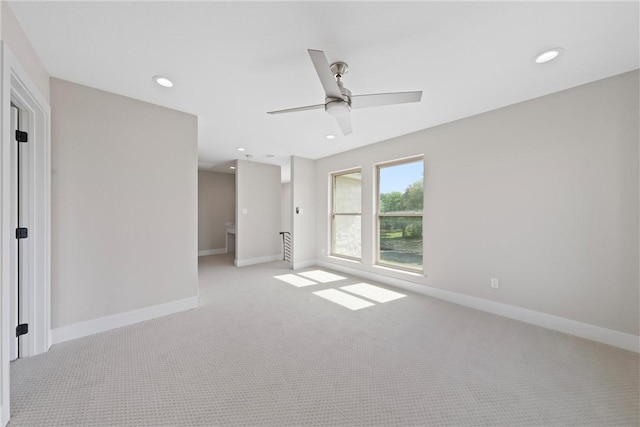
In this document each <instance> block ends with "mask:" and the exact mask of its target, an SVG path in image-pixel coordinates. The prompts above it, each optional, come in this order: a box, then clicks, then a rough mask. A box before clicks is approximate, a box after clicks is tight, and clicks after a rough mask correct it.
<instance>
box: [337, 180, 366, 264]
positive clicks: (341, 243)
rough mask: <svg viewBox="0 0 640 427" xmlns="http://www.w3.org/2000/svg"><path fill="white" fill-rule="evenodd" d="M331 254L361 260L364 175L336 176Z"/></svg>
mask: <svg viewBox="0 0 640 427" xmlns="http://www.w3.org/2000/svg"><path fill="white" fill-rule="evenodd" d="M332 183H333V200H332V209H331V255H335V256H341V257H346V258H353V259H360V255H361V247H360V239H361V229H362V227H361V217H362V208H361V205H362V203H361V199H362V198H361V193H362V173H361V172H360V171H359V170H357V171H350V172H341V173H336V174H334V175H333V176H332Z"/></svg>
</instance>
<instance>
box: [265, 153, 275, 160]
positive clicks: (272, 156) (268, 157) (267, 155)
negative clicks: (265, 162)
mask: <svg viewBox="0 0 640 427" xmlns="http://www.w3.org/2000/svg"><path fill="white" fill-rule="evenodd" d="M264 157H266V158H267V159H272V158H274V157H275V156H274V155H273V154H265V155H264Z"/></svg>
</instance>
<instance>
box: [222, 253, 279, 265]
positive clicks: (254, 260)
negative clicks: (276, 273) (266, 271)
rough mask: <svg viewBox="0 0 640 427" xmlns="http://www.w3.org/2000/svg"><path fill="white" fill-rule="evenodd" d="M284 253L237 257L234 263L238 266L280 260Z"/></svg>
mask: <svg viewBox="0 0 640 427" xmlns="http://www.w3.org/2000/svg"><path fill="white" fill-rule="evenodd" d="M281 259H282V255H270V256H263V257H260V258H247V259H235V260H234V261H233V263H234V264H235V266H236V267H245V266H247V265H253V264H262V263H264V262H272V261H280V260H281Z"/></svg>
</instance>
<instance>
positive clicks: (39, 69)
mask: <svg viewBox="0 0 640 427" xmlns="http://www.w3.org/2000/svg"><path fill="white" fill-rule="evenodd" d="M0 9H1V13H0V14H1V20H0V22H1V25H0V28H1V30H0V36H1V37H2V41H4V42H5V43H6V44H7V45H8V46H9V48H10V49H11V52H12V53H13V54H14V55H15V56H16V58H17V59H18V62H20V64H21V65H22V67H23V68H24V69H25V71H26V72H27V74H28V75H29V77H31V80H33V82H34V83H35V85H36V86H37V87H38V89H39V90H40V92H41V95H42V96H44V98H45V99H46V101H47V102H50V94H49V73H48V72H47V70H46V68H45V67H44V65H43V64H42V61H40V58H39V57H38V55H37V54H36V51H35V49H34V48H33V46H32V45H31V42H30V41H29V39H28V38H27V36H26V34H25V33H24V31H23V30H22V27H21V26H20V23H19V22H18V19H17V18H16V16H15V15H14V13H13V11H12V10H11V7H10V6H9V2H7V1H2V2H0Z"/></svg>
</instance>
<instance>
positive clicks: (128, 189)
mask: <svg viewBox="0 0 640 427" xmlns="http://www.w3.org/2000/svg"><path fill="white" fill-rule="evenodd" d="M51 100H52V111H53V116H52V189H51V190H52V236H51V237H52V239H51V240H52V285H51V286H52V290H51V300H52V307H51V316H52V319H51V321H52V328H53V329H54V333H55V329H56V328H61V327H65V326H69V325H74V324H78V323H80V322H85V321H89V320H91V319H97V318H102V317H105V316H112V315H116V314H120V313H125V312H130V311H134V310H138V309H143V308H147V307H151V306H157V305H160V304H166V303H171V302H175V301H180V300H184V299H187V298H196V297H197V292H198V266H197V245H198V231H197V222H198V216H197V215H198V208H197V203H198V199H197V197H198V196H197V191H198V190H197V189H198V182H197V118H196V117H195V116H193V115H190V114H186V113H182V112H179V111H175V110H170V109H167V108H163V107H159V106H156V105H152V104H147V103H144V102H141V101H137V100H134V99H131V98H126V97H123V96H119V95H115V94H112V93H108V92H104V91H100V90H97V89H93V88H89V87H86V86H80V85H78V84H74V83H71V82H67V81H63V80H58V79H53V78H52V79H51Z"/></svg>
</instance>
